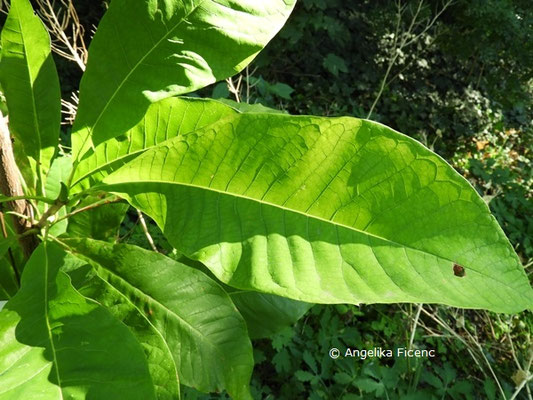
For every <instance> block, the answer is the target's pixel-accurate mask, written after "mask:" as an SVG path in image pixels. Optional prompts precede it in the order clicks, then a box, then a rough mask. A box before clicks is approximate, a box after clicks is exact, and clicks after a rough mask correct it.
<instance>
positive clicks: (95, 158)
mask: <svg viewBox="0 0 533 400" xmlns="http://www.w3.org/2000/svg"><path fill="white" fill-rule="evenodd" d="M235 113H236V111H235V110H234V109H233V108H231V107H229V106H225V105H224V104H220V103H219V102H217V101H213V100H206V99H199V98H183V97H181V98H179V97H171V98H168V99H164V100H161V101H158V102H156V103H154V104H152V105H150V107H148V110H147V111H146V114H145V115H144V116H143V118H142V120H141V121H140V122H139V123H138V124H136V125H135V126H134V127H133V128H131V129H130V130H129V131H128V132H126V133H125V134H124V135H121V136H119V137H116V138H113V139H110V140H108V141H106V142H104V143H102V144H100V145H99V146H96V148H95V149H94V150H93V149H90V150H89V151H88V152H87V153H86V154H85V156H84V157H83V159H82V160H81V161H80V163H79V164H78V166H77V168H76V172H75V175H74V180H73V182H72V186H76V185H77V186H78V187H77V188H74V190H73V191H74V192H76V191H79V190H80V189H82V188H83V189H87V188H88V187H91V186H93V185H94V184H95V183H96V182H99V181H101V180H102V179H103V178H104V177H105V176H107V175H108V174H109V173H110V172H112V171H114V170H116V169H118V168H119V167H121V166H122V165H124V164H125V163H126V162H127V161H129V160H132V159H133V158H135V157H136V156H138V155H139V154H141V153H142V152H143V151H145V150H146V149H149V148H151V147H153V146H155V145H157V144H158V143H160V142H163V141H165V140H167V139H170V138H173V137H175V136H177V135H178V134H185V133H188V132H192V131H194V130H196V129H199V128H203V127H205V126H207V125H210V124H212V123H214V122H216V121H218V120H220V119H222V118H224V117H225V116H228V115H233V114H235Z"/></svg>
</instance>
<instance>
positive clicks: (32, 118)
mask: <svg viewBox="0 0 533 400" xmlns="http://www.w3.org/2000/svg"><path fill="white" fill-rule="evenodd" d="M1 54H2V59H1V61H0V84H1V85H2V88H3V90H4V92H5V95H6V99H7V106H8V109H9V127H10V131H11V133H12V134H13V135H14V136H15V138H16V142H15V146H16V147H21V148H23V151H24V154H25V155H26V156H27V157H29V158H30V159H31V160H32V163H31V164H32V165H33V168H34V170H35V171H37V177H38V178H43V177H44V175H45V174H46V173H47V171H48V168H49V166H50V161H51V159H52V157H53V155H54V152H55V149H56V147H57V143H58V139H59V124H60V122H61V101H60V100H61V94H60V90H59V79H58V76H57V71H56V68H55V64H54V60H53V59H52V55H51V53H50V38H49V36H48V33H47V31H46V29H45V27H44V25H43V23H42V22H41V20H40V19H39V17H37V16H36V15H35V14H34V13H33V9H32V7H31V5H30V2H29V1H28V0H12V1H11V8H10V10H9V14H8V16H7V20H6V22H5V25H4V28H3V29H2V52H1ZM24 171H27V168H25V169H24ZM25 179H26V180H27V181H28V180H31V178H29V177H26V176H25ZM27 183H29V182H27ZM38 190H41V188H39V189H38Z"/></svg>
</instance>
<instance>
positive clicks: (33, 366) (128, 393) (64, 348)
mask: <svg viewBox="0 0 533 400" xmlns="http://www.w3.org/2000/svg"><path fill="white" fill-rule="evenodd" d="M68 263H69V260H68V256H67V254H66V253H65V252H64V251H63V250H61V249H60V248H59V247H57V245H54V244H50V243H46V244H41V245H40V246H39V247H38V248H37V249H36V250H35V252H34V253H33V255H32V257H31V258H30V260H29V261H28V263H27V265H26V267H25V269H24V274H23V276H22V286H21V289H20V291H19V292H18V293H17V295H16V296H15V297H13V298H12V299H11V300H10V301H9V302H8V303H7V304H6V306H5V308H4V309H3V310H2V312H0V399H2V400H4V399H13V400H20V399H46V400H50V399H90V398H93V399H101V400H107V399H109V400H114V399H124V398H127V399H139V400H146V399H155V394H154V389H153V385H152V381H151V379H150V375H149V373H148V368H147V364H146V360H145V359H144V354H143V351H142V349H141V346H140V345H139V343H138V342H137V341H136V340H135V338H134V337H133V335H132V334H131V333H130V332H129V331H128V329H127V328H126V327H125V326H124V325H123V324H122V323H120V322H119V321H118V320H116V319H115V318H114V317H113V316H112V315H111V314H110V313H109V312H108V311H107V310H106V309H105V308H103V307H102V306H100V305H98V304H97V303H95V302H93V301H92V300H89V299H86V298H85V297H83V296H81V295H80V294H79V293H78V292H77V291H76V290H75V289H74V288H73V287H72V285H71V284H70V280H69V278H68V276H67V275H66V274H65V273H64V272H62V271H60V268H61V267H63V266H64V265H65V264H68Z"/></svg>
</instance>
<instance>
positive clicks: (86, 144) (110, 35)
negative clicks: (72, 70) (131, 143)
mask: <svg viewBox="0 0 533 400" xmlns="http://www.w3.org/2000/svg"><path fill="white" fill-rule="evenodd" d="M294 3H295V0H270V1H261V2H258V1H254V0H202V1H191V0H184V1H182V0H161V1H155V0H145V1H135V2H131V1H127V0H113V2H111V4H110V6H109V9H108V11H107V12H106V14H105V16H104V18H103V19H102V21H101V23H100V25H99V27H98V30H97V32H96V35H95V37H94V39H93V41H92V43H91V47H90V56H89V61H88V65H87V71H86V72H85V74H84V76H83V79H82V82H81V85H80V106H79V110H78V115H77V118H76V122H75V125H74V129H73V131H74V132H75V134H74V136H73V152H74V154H75V155H78V154H83V153H85V151H86V150H88V149H89V148H90V147H91V146H90V141H92V143H93V144H94V145H98V144H100V143H102V142H104V141H105V140H107V139H110V138H112V137H116V136H118V135H122V134H123V133H124V132H126V131H127V130H128V129H129V128H131V127H132V126H133V125H134V124H136V123H137V122H138V121H139V120H140V119H141V118H142V116H143V115H144V113H145V112H146V109H147V108H148V106H149V105H150V103H152V102H155V101H158V100H161V99H163V98H166V97H170V96H174V95H180V94H185V93H189V92H191V91H194V90H196V89H199V88H202V87H204V86H207V85H209V84H211V83H213V82H215V81H217V80H220V79H225V78H227V77H229V76H232V75H234V74H236V73H237V72H239V71H241V70H242V69H243V68H244V67H245V66H246V65H248V64H249V63H250V62H251V61H252V59H253V58H254V57H255V56H256V55H257V53H258V52H259V51H260V50H261V49H262V48H263V47H264V46H265V45H266V44H267V43H268V42H269V41H270V39H271V38H272V37H273V36H274V35H275V34H276V33H277V32H278V31H279V30H280V29H281V27H282V26H283V24H284V23H285V21H286V19H287V18H288V16H289V14H290V12H291V11H292V8H293V7H294Z"/></svg>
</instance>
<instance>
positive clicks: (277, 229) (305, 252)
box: [101, 114, 533, 312]
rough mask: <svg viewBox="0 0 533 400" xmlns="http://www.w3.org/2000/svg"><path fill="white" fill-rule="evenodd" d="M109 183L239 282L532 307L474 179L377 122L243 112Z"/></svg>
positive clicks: (378, 299) (149, 156)
mask: <svg viewBox="0 0 533 400" xmlns="http://www.w3.org/2000/svg"><path fill="white" fill-rule="evenodd" d="M106 185H107V186H106ZM101 187H102V188H104V189H105V190H109V191H113V192H115V193H117V194H119V195H122V196H124V197H125V198H127V199H128V200H129V201H130V203H131V204H132V205H134V206H135V207H137V208H139V209H141V210H142V211H144V212H145V213H147V214H148V215H150V216H151V217H152V218H153V219H154V220H155V221H156V222H157V223H158V225H159V226H160V227H161V229H162V230H163V232H164V234H165V235H166V237H167V238H168V240H169V241H170V243H171V244H172V245H174V246H175V247H176V248H177V249H178V250H179V251H181V252H183V254H185V255H186V256H188V257H190V258H193V259H197V260H199V261H201V262H202V263H204V264H205V265H206V266H207V267H208V268H209V269H210V270H211V271H212V272H213V273H214V274H215V275H216V276H217V278H218V279H220V280H221V281H222V282H225V283H227V284H229V285H230V286H234V287H237V288H241V289H247V290H257V291H261V292H265V293H272V294H277V295H280V296H286V297H290V298H293V299H297V300H303V301H307V302H311V303H356V304H357V303H361V302H363V303H393V302H424V303H444V304H448V305H453V306H458V307H467V308H487V309H490V310H494V311H500V312H516V311H520V310H523V309H524V308H527V307H531V304H532V299H533V296H532V290H531V288H530V286H529V283H528V280H527V278H526V275H525V273H524V270H523V268H522V266H521V264H520V262H519V260H518V257H517V256H516V254H515V253H514V251H513V249H512V247H511V245H510V244H509V242H508V240H507V238H506V237H505V235H504V233H503V231H502V230H501V228H500V227H499V225H498V224H497V222H496V220H495V219H494V217H493V216H492V215H491V214H490V212H489V210H488V207H487V206H486V204H485V203H484V202H483V200H482V199H481V198H480V197H479V195H478V194H477V193H476V192H475V190H474V189H473V188H472V187H471V185H470V184H469V183H468V182H467V181H466V180H465V179H464V178H462V177H461V176H460V175H459V174H457V173H456V172H455V171H454V170H453V169H452V168H451V167H450V166H449V165H448V164H447V163H446V162H445V161H444V160H442V159H441V158H440V157H439V156H437V155H435V154H434V153H432V152H430V151H429V150H428V149H426V148H425V147H423V146H422V145H421V144H419V143H418V142H416V141H414V140H413V139H410V138H409V137H407V136H405V135H402V134H399V133H397V132H395V131H393V130H391V129H389V128H387V127H385V126H382V125H380V124H377V123H374V122H371V121H364V120H357V119H354V118H332V119H329V118H319V117H294V116H286V115H275V114H269V115H266V114H265V115H262V114H241V115H236V116H230V117H227V118H225V119H223V120H221V121H219V122H218V123H215V124H213V125H210V126H209V127H206V128H205V129H200V130H198V131H196V132H193V133H190V134H187V135H183V136H178V137H176V138H174V139H171V140H168V141H166V142H164V143H162V144H160V145H158V146H157V147H155V148H153V149H151V150H148V151H147V152H146V153H144V154H143V155H141V156H140V157H138V158H136V159H135V160H133V161H131V162H130V163H128V164H126V165H125V166H124V167H122V168H120V169H119V170H117V171H116V172H114V173H112V174H111V175H110V176H108V177H107V178H106V179H105V180H104V185H102V186H101ZM455 263H457V264H459V265H461V266H463V267H464V269H465V271H466V273H465V276H463V277H457V276H455V275H454V271H453V265H454V264H455Z"/></svg>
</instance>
